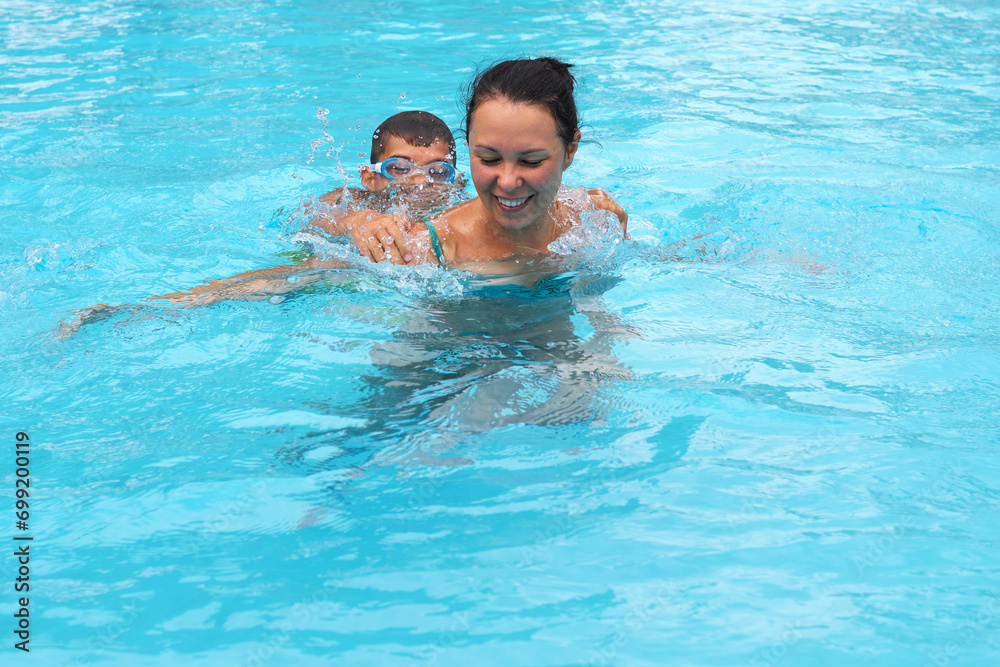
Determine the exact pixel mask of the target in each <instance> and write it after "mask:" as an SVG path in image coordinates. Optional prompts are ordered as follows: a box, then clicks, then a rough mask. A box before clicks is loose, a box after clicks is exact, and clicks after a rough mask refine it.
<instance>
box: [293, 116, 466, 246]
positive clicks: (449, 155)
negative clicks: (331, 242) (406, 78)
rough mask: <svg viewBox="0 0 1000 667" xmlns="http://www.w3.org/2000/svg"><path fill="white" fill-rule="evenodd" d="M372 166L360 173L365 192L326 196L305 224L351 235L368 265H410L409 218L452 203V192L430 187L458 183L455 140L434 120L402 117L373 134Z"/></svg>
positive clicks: (344, 191)
mask: <svg viewBox="0 0 1000 667" xmlns="http://www.w3.org/2000/svg"><path fill="white" fill-rule="evenodd" d="M371 162H372V164H371V165H368V166H362V167H360V171H361V185H362V187H363V188H364V189H359V188H348V187H344V188H341V189H339V190H334V191H333V192H328V193H326V194H325V195H323V196H322V197H320V198H319V202H318V203H317V204H313V205H312V206H311V213H312V214H313V217H312V219H311V220H310V224H312V225H313V226H315V227H318V228H319V229H322V230H323V231H324V232H326V233H328V234H330V235H333V236H340V235H350V236H351V238H352V239H353V240H354V243H355V245H357V247H358V249H359V250H360V251H361V253H362V254H363V255H366V256H367V257H368V258H369V259H371V260H372V261H375V262H379V261H382V260H385V259H389V260H390V261H393V262H396V263H397V264H401V263H407V262H410V261H412V259H413V256H412V255H411V254H410V253H409V251H408V249H407V247H406V245H405V243H404V241H403V239H404V233H405V232H408V231H409V224H410V222H411V218H413V217H416V218H419V217H423V216H426V215H428V214H430V213H431V212H438V211H440V210H444V209H445V208H447V207H448V206H449V205H453V204H455V203H457V202H454V201H451V199H450V198H449V196H448V195H453V194H454V193H455V192H456V188H450V189H448V190H447V191H445V190H443V189H442V188H438V187H433V186H436V185H442V184H446V183H452V182H454V181H455V180H456V178H460V177H459V175H458V173H457V171H456V170H455V138H454V137H453V136H452V133H451V130H449V129H448V126H447V125H446V124H445V122H444V121H442V120H441V119H440V118H438V117H437V116H435V115H434V114H431V113H427V112H426V111H403V112H402V113H398V114H396V115H394V116H391V117H389V118H387V119H386V120H384V121H383V122H382V124H381V125H379V126H378V128H376V130H375V132H374V133H373V135H372V149H371ZM458 185H459V186H463V185H464V181H462V180H459V181H458ZM427 186H432V187H427ZM394 208H396V209H398V208H405V210H406V211H407V212H408V213H409V214H410V217H407V216H404V215H399V214H393V213H390V211H391V210H392V209H394Z"/></svg>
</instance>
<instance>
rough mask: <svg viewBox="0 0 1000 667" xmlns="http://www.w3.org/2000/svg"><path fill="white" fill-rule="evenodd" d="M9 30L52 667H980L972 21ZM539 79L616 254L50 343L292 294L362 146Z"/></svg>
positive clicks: (993, 503)
mask: <svg viewBox="0 0 1000 667" xmlns="http://www.w3.org/2000/svg"><path fill="white" fill-rule="evenodd" d="M0 8H2V12H0V17H2V18H0V40H2V42H0V43H2V51H0V60H2V68H0V72H2V74H0V76H2V79H0V86H2V88H0V128H2V130H0V200H2V207H0V211H2V212H0V215H2V231H0V233H2V235H3V236H2V240H3V244H2V251H0V252H2V255H0V257H2V259H0V276H2V282H0V308H2V313H3V317H2V318H0V331H2V335H0V341H2V343H0V344H2V355H3V359H4V364H3V367H2V368H3V370H2V372H3V383H2V384H3V394H4V395H3V398H2V399H0V400H2V403H0V404H2V405H3V406H4V407H3V410H2V413H0V414H2V420H3V424H4V429H5V433H4V436H3V437H5V438H7V439H8V441H10V440H11V439H12V438H13V435H14V433H15V432H16V431H17V430H19V429H24V430H27V431H28V432H29V433H30V435H31V438H32V467H31V470H32V480H33V485H34V486H33V494H34V495H33V498H32V500H33V503H32V517H33V518H32V523H31V532H32V534H33V535H34V537H35V542H34V543H33V547H32V548H33V549H34V552H33V556H34V557H33V559H32V577H33V579H32V591H31V593H32V595H31V605H32V606H31V610H32V640H31V648H32V654H33V655H31V656H30V659H31V660H32V662H33V663H34V664H46V665H48V664H52V665H73V664H109V665H117V664H122V665H126V664H127V665H170V664H177V663H178V662H180V661H184V662H185V663H187V664H191V665H215V664H231V665H247V666H250V665H260V664H267V665H303V664H336V665H373V664H380V665H381V664H385V665H396V664H399V665H410V664H436V665H458V664H463V665H464V664H477V665H509V664H518V665H545V666H556V665H591V664H593V665H597V664H627V665H664V664H671V665H733V664H748V665H779V664H787V665H793V664H822V665H846V664H864V665H926V664H932V665H938V666H940V665H987V664H993V663H995V662H996V661H997V658H998V656H1000V647H998V644H1000V642H998V639H997V637H1000V632H998V628H1000V591H998V587H1000V577H998V574H1000V567H998V565H997V559H996V557H995V553H996V552H997V535H998V530H997V528H996V511H997V508H998V490H1000V466H998V464H997V461H996V457H995V450H996V447H997V444H998V437H997V430H996V428H995V426H993V424H992V419H991V417H992V415H993V414H994V413H996V411H997V409H998V408H1000V391H998V380H997V378H998V377H1000V363H998V352H997V350H998V345H997V343H998V332H1000V328H998V321H997V317H998V313H997V302H998V292H1000V289H998V285H1000V280H998V278H1000V276H998V269H997V267H998V256H1000V240H998V220H1000V215H998V213H1000V195H998V192H1000V189H998V180H1000V179H998V171H997V170H998V164H1000V159H998V157H1000V155H998V149H1000V134H998V130H997V128H998V127H1000V125H998V119H1000V102H998V100H1000V71H998V70H1000V66H998V63H1000V53H998V51H1000V46H998V44H1000V39H998V33H1000V16H998V14H1000V10H998V8H997V7H996V6H995V5H994V4H993V3H984V2H971V1H970V2H944V3H916V2H865V3H862V2H852V1H848V2H838V3H833V2H811V3H805V4H802V3H792V2H773V1H762V2H754V3H702V4H701V5H699V6H698V7H694V6H691V5H689V4H687V3H674V2H664V3H657V4H650V3H641V4H640V3H629V2H625V3H621V2H619V3H574V4H571V3H560V2H548V3H542V2H522V3H519V4H517V5H513V6H512V5H509V4H506V3H504V4H492V3H487V4H485V5H483V6H477V7H475V8H470V7H466V6H464V5H460V4H458V3H407V4H402V3H400V4H393V3H388V4H384V5H378V6H373V5H364V6H360V5H359V6H357V7H336V8H335V7H334V6H333V5H330V4H329V3H324V4H319V3H309V2H306V3H294V4H293V3H280V2H279V3H274V4H270V5H265V4H252V3H217V4H215V5H214V6H211V7H206V6H204V5H202V4H196V3H170V4H169V5H168V4H158V3H151V2H140V3H127V2H119V1H108V2H90V3H45V4H44V5H38V4H36V3H27V2H6V1H3V2H0ZM520 54H529V55H542V54H555V55H558V56H560V57H562V58H565V59H566V60H568V61H570V62H574V63H576V64H577V66H578V74H579V75H580V77H581V79H582V80H583V84H584V85H583V87H582V90H581V93H580V96H579V101H580V105H581V108H582V110H583V116H584V121H585V123H586V124H587V125H586V127H585V130H586V131H587V134H588V135H589V136H592V137H593V138H595V139H596V140H597V141H599V142H600V145H598V144H585V145H584V146H582V147H581V150H580V154H579V156H578V158H577V161H576V162H575V163H574V165H573V167H572V168H571V170H570V171H569V172H568V174H567V177H566V180H567V181H568V182H569V183H573V184H580V185H588V186H599V187H603V188H605V189H607V190H609V191H611V192H613V193H614V194H615V195H616V196H617V197H618V198H619V200H620V201H621V202H622V203H623V204H624V205H625V207H626V208H627V209H628V210H629V212H630V215H631V222H630V231H631V233H632V236H633V239H632V240H631V241H629V242H628V243H625V244H622V245H620V246H619V247H617V248H616V249H615V250H614V251H613V252H612V253H611V254H610V256H608V257H606V256H603V255H602V256H601V257H600V258H594V257H592V256H590V255H586V254H585V255H584V260H593V261H592V264H593V265H592V266H589V267H588V266H587V265H586V262H584V263H583V265H582V266H581V265H580V263H579V262H578V263H575V264H572V266H571V267H570V268H567V269H566V271H565V272H564V273H563V274H560V275H557V276H555V277H552V278H549V279H546V280H544V281H543V282H542V284H540V285H539V286H538V287H537V288H535V289H528V288H517V287H510V288H506V289H505V288H502V287H501V288H497V287H491V288H483V287H477V286H476V285H474V284H471V283H470V281H469V280H467V279H466V278H463V277H462V276H456V275H454V274H445V273H443V272H438V271H436V270H433V269H425V270H419V271H413V270H405V269H394V268H392V267H369V266H365V265H363V264H361V263H358V264H357V265H356V266H355V267H354V268H350V269H345V270H343V271H340V272H337V273H335V274H333V275H332V276H331V278H330V281H329V283H328V284H327V285H326V286H325V287H324V288H323V289H319V290H314V291H311V292H309V293H306V294H303V295H300V296H297V297H295V298H290V299H287V300H286V301H284V302H282V303H277V304H272V303H268V302H252V303H250V302H248V303H243V302H239V303H236V302H232V303H223V304H219V305H216V306H212V307H209V308H204V309H192V310H184V311H177V310H169V309H165V308H162V307H150V308H144V309H140V310H137V311H133V312H127V313H123V314H121V315H119V316H116V317H114V318H111V319H109V320H106V321H103V322H98V323H94V324H90V325H87V326H85V327H83V328H82V329H81V330H80V332H79V333H78V334H77V335H76V336H74V337H72V338H69V339H67V340H59V339H57V337H56V336H55V331H56V328H57V325H58V323H59V321H60V320H62V319H64V318H65V317H67V315H68V314H69V313H70V312H71V311H72V310H73V309H76V308H82V307H85V306H89V305H92V304H94V303H98V302H111V303H130V302H131V303H135V302H139V301H142V300H143V299H145V298H147V297H149V296H151V295H155V294H163V293H166V292H170V291H174V290H176V289H180V288H183V287H188V286H193V285H196V284H198V283H199V282H200V281H202V280H206V279H211V278H221V277H225V276H230V275H234V274H236V273H239V272H241V271H246V270H251V269H256V268H264V267H267V266H271V265H274V264H275V263H279V262H284V261H285V259H284V258H283V257H281V256H280V253H287V252H289V251H297V250H299V249H300V246H299V245H298V244H297V243H296V241H295V238H296V232H297V231H298V228H297V223H296V222H295V220H296V212H297V211H298V210H299V207H300V203H301V201H302V199H303V198H307V197H309V196H314V195H316V194H318V193H322V192H325V191H326V190H328V189H332V188H333V187H337V186H339V185H340V184H342V183H343V182H344V175H343V172H346V173H351V172H352V170H353V168H354V165H356V164H358V163H360V162H363V161H365V158H364V157H361V155H364V156H365V157H366V156H367V152H368V149H369V146H368V144H367V138H368V137H370V134H371V130H372V128H373V127H374V126H375V125H377V123H378V122H380V121H381V120H382V119H383V118H384V117H385V116H387V115H389V114H390V113H391V112H393V111H394V110H397V109H400V110H401V109H405V108H421V109H424V110H427V111H431V112H434V113H437V114H439V115H440V116H442V117H443V118H444V119H445V120H446V121H448V122H449V124H450V125H451V126H452V127H453V128H457V127H458V126H459V124H460V122H461V117H460V110H459V102H458V89H459V85H460V83H461V82H462V81H463V80H464V79H466V78H468V76H469V75H470V74H471V73H472V71H473V70H474V68H475V66H476V65H477V64H479V63H481V62H484V61H488V60H491V59H496V58H500V57H506V56H516V55H520ZM341 144H343V145H341ZM459 164H460V167H462V168H463V169H464V170H465V171H467V165H468V162H467V156H464V155H463V156H462V157H461V159H460V163H459ZM289 220H291V221H289ZM11 450H12V447H11ZM11 450H8V451H11ZM14 468H15V466H14V462H13V455H10V456H9V457H8V463H7V464H5V467H4V468H3V469H2V472H0V475H2V479H3V484H4V488H5V489H11V490H12V489H13V484H14ZM5 494H6V495H5V497H8V498H9V499H10V500H9V501H8V502H9V503H10V504H11V506H12V505H13V492H12V491H7V492H5ZM7 516H8V518H7V519H6V520H5V521H8V522H9V523H7V525H6V526H5V530H4V534H5V535H11V534H13V533H14V528H13V523H14V517H13V510H11V512H10V513H9V514H8V515H7ZM5 539H7V540H9V539H10V538H9V537H8V538H5ZM8 544H12V542H8ZM8 551H11V550H8ZM15 567H16V564H15V562H14V559H13V558H12V557H11V556H10V555H7V556H6V557H5V559H4V560H2V561H0V575H2V578H3V581H4V582H5V583H4V584H3V590H5V594H4V595H3V596H0V617H5V618H7V619H8V623H9V624H10V625H9V627H10V628H11V629H12V628H13V623H12V616H11V614H12V613H13V612H14V610H15V608H16V607H15V604H14V603H15V600H14V594H13V592H12V590H11V589H12V584H11V583H7V582H13V579H14V577H15V574H14V573H15ZM0 626H2V624H0ZM0 629H3V628H2V627H0ZM3 632H4V633H6V635H7V637H8V639H7V640H6V643H5V644H4V645H3V646H2V648H0V651H2V652H3V654H4V662H5V663H6V661H7V659H8V656H12V655H17V653H16V652H15V649H13V648H12V644H13V640H12V639H11V637H12V635H11V634H10V632H9V630H7V629H3ZM18 657H21V656H18Z"/></svg>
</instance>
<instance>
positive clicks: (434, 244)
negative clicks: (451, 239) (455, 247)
mask: <svg viewBox="0 0 1000 667" xmlns="http://www.w3.org/2000/svg"><path fill="white" fill-rule="evenodd" d="M421 222H423V223H424V227H426V228H427V233H428V234H429V235H430V237H431V248H432V249H433V250H434V256H435V257H437V260H438V264H439V265H441V266H444V251H443V250H441V239H439V238H438V233H437V229H435V228H434V223H433V222H431V221H430V220H429V219H428V218H423V219H422V220H421Z"/></svg>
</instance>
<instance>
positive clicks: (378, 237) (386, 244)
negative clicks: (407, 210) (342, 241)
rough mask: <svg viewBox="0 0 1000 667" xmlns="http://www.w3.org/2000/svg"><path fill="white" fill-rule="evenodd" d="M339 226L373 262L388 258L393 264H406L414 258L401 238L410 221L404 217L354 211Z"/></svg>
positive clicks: (406, 230) (407, 229) (408, 228)
mask: <svg viewBox="0 0 1000 667" xmlns="http://www.w3.org/2000/svg"><path fill="white" fill-rule="evenodd" d="M343 225H344V227H345V228H346V229H347V233H348V234H350V235H351V238H352V239H353V240H354V245H356V246H357V247H358V250H360V251H361V254H362V255H364V256H366V257H367V258H368V259H370V260H371V261H373V262H382V261H384V260H389V261H390V262H392V263H394V264H409V263H410V262H412V261H413V260H414V255H413V253H411V252H410V249H409V248H408V247H407V245H406V241H405V239H404V235H405V234H406V232H408V231H409V230H410V220H409V219H408V218H407V217H406V216H402V215H393V214H391V213H375V212H373V211H369V210H362V211H354V212H352V213H349V214H347V216H346V217H345V218H344V220H343Z"/></svg>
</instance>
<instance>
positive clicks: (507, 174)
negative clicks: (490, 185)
mask: <svg viewBox="0 0 1000 667" xmlns="http://www.w3.org/2000/svg"><path fill="white" fill-rule="evenodd" d="M497 185H499V186H500V188H501V189H503V190H508V191H511V190H516V189H517V188H518V187H520V185H521V175H520V173H519V172H518V170H517V167H516V166H515V165H505V166H503V167H501V169H500V176H499V177H498V178H497Z"/></svg>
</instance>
